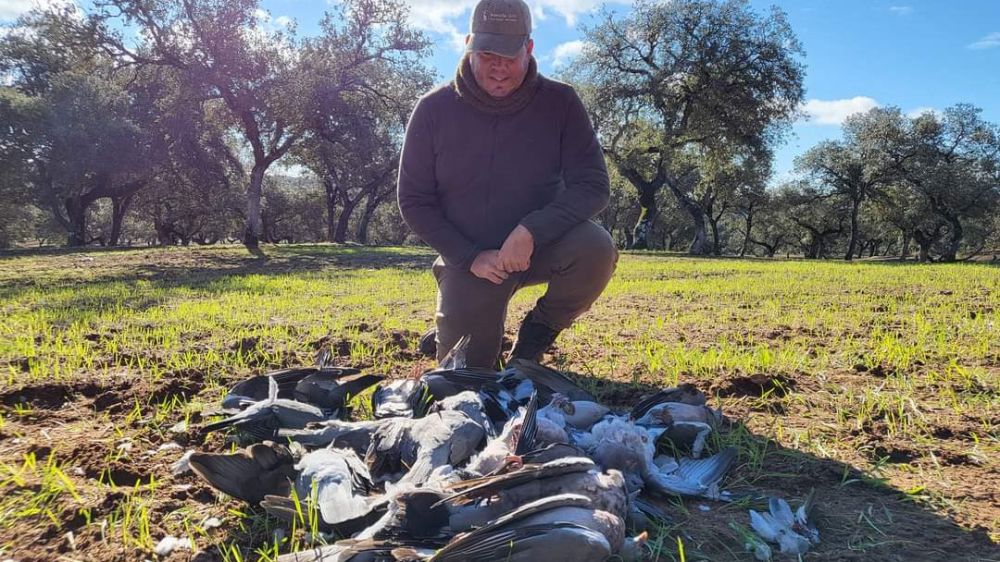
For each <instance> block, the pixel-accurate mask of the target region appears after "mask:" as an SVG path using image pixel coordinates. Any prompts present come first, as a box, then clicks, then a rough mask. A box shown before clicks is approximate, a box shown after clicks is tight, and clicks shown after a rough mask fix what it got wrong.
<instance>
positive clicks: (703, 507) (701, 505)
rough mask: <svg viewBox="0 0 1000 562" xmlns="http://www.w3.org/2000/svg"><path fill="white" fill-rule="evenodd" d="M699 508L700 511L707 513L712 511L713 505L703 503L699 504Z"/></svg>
mask: <svg viewBox="0 0 1000 562" xmlns="http://www.w3.org/2000/svg"><path fill="white" fill-rule="evenodd" d="M698 509H699V510H700V511H702V512H705V513H708V512H709V511H712V508H711V507H708V506H707V505H705V504H703V503H700V504H698Z"/></svg>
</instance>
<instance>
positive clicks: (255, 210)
mask: <svg viewBox="0 0 1000 562" xmlns="http://www.w3.org/2000/svg"><path fill="white" fill-rule="evenodd" d="M265 172H267V165H266V164H261V163H257V164H254V167H253V170H251V172H250V186H249V187H248V188H247V223H246V229H245V231H244V233H243V245H245V246H246V247H247V249H249V250H256V249H258V248H259V247H260V238H261V236H262V235H263V233H264V225H263V223H262V221H261V218H260V198H261V191H262V190H263V186H264V173H265Z"/></svg>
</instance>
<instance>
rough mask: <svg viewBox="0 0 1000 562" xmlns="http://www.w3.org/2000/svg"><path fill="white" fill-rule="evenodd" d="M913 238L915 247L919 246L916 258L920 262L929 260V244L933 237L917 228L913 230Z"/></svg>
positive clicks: (931, 242)
mask: <svg viewBox="0 0 1000 562" xmlns="http://www.w3.org/2000/svg"><path fill="white" fill-rule="evenodd" d="M913 240H914V241H915V242H916V243H917V247H918V248H920V250H919V253H918V254H917V260H918V261H920V262H922V263H926V262H929V261H931V245H932V244H933V243H934V238H933V237H931V236H928V235H926V234H924V232H923V231H922V230H919V229H918V230H914V231H913Z"/></svg>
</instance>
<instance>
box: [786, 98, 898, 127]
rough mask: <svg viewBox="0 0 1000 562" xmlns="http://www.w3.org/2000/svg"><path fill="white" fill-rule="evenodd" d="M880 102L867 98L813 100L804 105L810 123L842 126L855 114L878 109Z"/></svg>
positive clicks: (803, 109)
mask: <svg viewBox="0 0 1000 562" xmlns="http://www.w3.org/2000/svg"><path fill="white" fill-rule="evenodd" d="M878 105H879V104H878V102H877V101H875V100H874V99H872V98H869V97H865V96H857V97H853V98H850V99H842V100H817V99H811V100H809V101H807V102H805V103H804V104H802V111H804V112H805V113H806V116H807V120H808V122H809V123H812V124H815V125H841V124H843V123H844V120H845V119H847V118H848V117H849V116H851V115H854V114H855V113H864V112H865V111H868V110H869V109H873V108H876V107H878Z"/></svg>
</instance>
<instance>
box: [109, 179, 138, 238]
mask: <svg viewBox="0 0 1000 562" xmlns="http://www.w3.org/2000/svg"><path fill="white" fill-rule="evenodd" d="M134 197H135V193H134V192H133V193H129V194H127V195H125V196H124V197H112V198H111V236H110V238H109V240H108V245H109V246H117V245H118V242H119V240H121V236H122V223H124V222H125V214H126V213H127V212H128V208H129V207H130V206H131V204H132V199H133V198H134Z"/></svg>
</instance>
